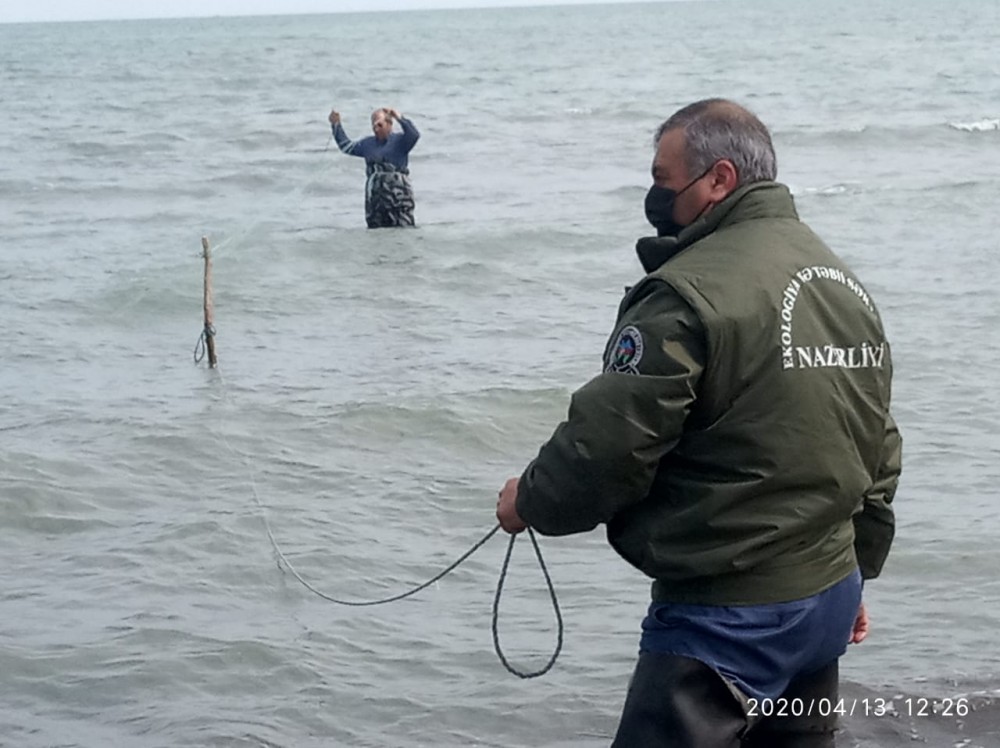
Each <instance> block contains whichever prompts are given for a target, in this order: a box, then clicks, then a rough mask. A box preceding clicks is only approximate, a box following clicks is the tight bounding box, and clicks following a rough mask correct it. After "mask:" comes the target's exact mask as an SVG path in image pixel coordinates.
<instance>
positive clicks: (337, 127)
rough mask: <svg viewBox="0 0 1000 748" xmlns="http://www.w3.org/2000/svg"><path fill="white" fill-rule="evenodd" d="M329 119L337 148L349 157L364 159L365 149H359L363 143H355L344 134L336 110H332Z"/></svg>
mask: <svg viewBox="0 0 1000 748" xmlns="http://www.w3.org/2000/svg"><path fill="white" fill-rule="evenodd" d="M327 119H329V121H330V128H331V129H332V130H333V139H334V140H335V141H337V147H338V148H340V150H342V151H343V152H344V153H346V154H347V155H348V156H360V157H362V158H364V155H365V154H364V153H363V152H362V151H363V148H360V147H359V145H360V144H361V141H357V142H355V141H353V140H351V139H350V138H349V137H347V133H345V132H344V128H343V127H342V126H341V124H340V114H339V113H338V112H337V111H335V110H331V111H330V116H329V117H328V118H327Z"/></svg>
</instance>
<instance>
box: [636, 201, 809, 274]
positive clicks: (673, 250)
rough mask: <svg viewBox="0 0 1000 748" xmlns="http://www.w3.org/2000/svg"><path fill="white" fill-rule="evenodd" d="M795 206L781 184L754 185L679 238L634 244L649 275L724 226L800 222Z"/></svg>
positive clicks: (666, 238)
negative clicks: (779, 220)
mask: <svg viewBox="0 0 1000 748" xmlns="http://www.w3.org/2000/svg"><path fill="white" fill-rule="evenodd" d="M798 217H799V215H798V213H797V212H796V211H795V203H794V201H793V200H792V194H791V192H789V191H788V188H787V187H786V186H785V185H783V184H779V183H778V182H754V183H753V184H746V185H743V186H742V187H740V188H739V189H737V190H734V191H733V193H732V194H731V195H729V196H728V197H727V198H726V199H725V200H723V201H722V202H721V203H719V204H718V205H716V206H715V207H714V208H712V210H710V211H709V212H708V213H706V214H705V215H703V216H702V217H701V218H699V219H698V220H697V221H695V222H694V223H692V224H691V225H690V226H685V227H684V229H683V230H682V231H681V233H680V234H678V235H677V236H676V237H674V236H661V237H656V236H645V237H643V238H641V239H639V241H637V242H636V244H635V252H636V254H637V255H639V262H641V263H642V267H643V270H645V271H646V273H647V274H648V273H653V272H656V270H658V269H659V268H660V266H661V265H663V263H665V262H666V261H667V260H669V259H671V258H672V257H674V256H675V255H677V254H679V253H680V252H682V251H684V250H685V249H687V248H688V247H690V246H691V245H692V244H694V243H695V242H697V241H699V240H700V239H704V238H705V237H706V236H708V235H709V234H712V233H714V232H715V231H717V230H718V229H720V228H722V227H724V226H731V225H733V224H735V223H740V222H741V221H748V220H751V219H754V218H792V219H795V220H798Z"/></svg>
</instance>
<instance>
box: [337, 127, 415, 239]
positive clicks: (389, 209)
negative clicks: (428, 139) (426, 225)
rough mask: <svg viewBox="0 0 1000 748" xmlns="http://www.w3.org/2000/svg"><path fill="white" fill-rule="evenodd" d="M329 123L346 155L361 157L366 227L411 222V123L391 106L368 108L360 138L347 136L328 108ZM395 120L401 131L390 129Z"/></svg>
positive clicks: (382, 226) (410, 223)
mask: <svg viewBox="0 0 1000 748" xmlns="http://www.w3.org/2000/svg"><path fill="white" fill-rule="evenodd" d="M329 119H330V126H331V127H332V128H333V138H334V140H336V141H337V146H338V147H339V148H340V150H342V151H343V152H344V153H346V154H347V155H348V156H360V157H361V158H363V159H364V160H365V165H366V170H367V175H368V180H367V182H366V183H365V220H366V221H367V223H368V228H370V229H379V228H388V227H392V226H413V225H414V223H413V207H414V203H413V187H412V186H411V184H410V169H409V159H408V156H409V153H410V151H411V150H413V146H415V145H416V144H417V140H419V139H420V133H419V132H418V131H417V128H416V127H414V125H413V123H412V122H410V120H408V119H407V118H406V117H404V116H403V115H401V114H400V113H399V112H397V111H396V110H395V109H376V110H375V111H374V112H372V132H373V133H375V134H374V135H372V136H369V137H367V138H362V139H361V140H351V139H350V138H349V137H347V133H345V132H344V128H343V127H341V125H340V114H339V113H338V112H336V111H331V112H330V117H329ZM393 120H396V121H397V122H398V123H399V126H400V127H401V128H402V129H403V132H402V133H394V132H393V131H392V121H393Z"/></svg>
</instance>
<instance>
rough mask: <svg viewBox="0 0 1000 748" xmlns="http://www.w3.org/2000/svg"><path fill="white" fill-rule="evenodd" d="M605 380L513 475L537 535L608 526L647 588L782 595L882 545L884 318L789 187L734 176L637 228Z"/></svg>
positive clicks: (871, 565)
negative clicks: (669, 226)
mask: <svg viewBox="0 0 1000 748" xmlns="http://www.w3.org/2000/svg"><path fill="white" fill-rule="evenodd" d="M637 251H638V253H639V256H640V259H641V260H642V262H643V265H644V267H645V269H646V271H647V273H648V275H647V276H646V277H645V278H643V279H642V280H641V281H640V282H639V283H638V284H637V285H636V286H634V287H633V288H631V289H630V290H628V292H627V293H626V296H625V298H624V299H623V301H622V303H621V307H620V309H619V312H618V321H617V324H616V326H615V330H614V333H613V334H612V336H611V338H610V339H609V341H608V345H607V348H606V350H605V356H604V364H605V366H604V372H603V373H602V374H600V375H599V376H597V377H595V378H594V379H592V380H591V381H590V382H588V383H587V384H586V385H584V386H583V387H581V388H580V389H579V390H578V391H577V392H576V393H574V395H573V398H572V401H571V403H570V407H569V414H568V416H567V419H566V421H565V422H563V423H562V424H560V425H559V427H558V428H557V429H556V431H555V433H554V434H553V435H552V437H551V439H550V440H549V441H548V442H547V443H546V444H545V445H544V446H542V448H541V450H540V452H539V454H538V457H537V458H536V459H535V460H534V461H533V462H532V463H531V464H530V465H529V466H528V468H527V469H526V470H525V472H524V474H523V476H522V477H521V483H520V488H519V492H518V497H517V511H518V514H520V516H521V518H522V519H523V520H524V521H525V522H527V523H528V525H529V526H531V527H533V528H535V529H537V530H538V531H539V532H541V533H544V534H549V535H564V534H569V533H575V532H583V531H587V530H591V529H593V528H594V527H596V526H597V525H598V524H600V523H602V522H603V523H606V524H607V535H608V540H609V542H610V543H611V545H612V546H613V547H614V548H615V550H617V551H618V553H620V554H621V555H622V557H623V558H625V560H626V561H628V562H629V563H631V564H632V565H633V566H635V567H636V568H638V569H640V570H641V571H643V572H644V573H645V574H647V575H648V576H650V577H651V578H653V580H654V582H653V599H654V600H658V601H674V602H688V603H699V604H707V605H741V604H764V603H771V602H781V601H786V600H794V599H798V598H802V597H807V596H809V595H813V594H816V593H818V592H821V591H822V590H824V589H826V588H828V587H830V586H832V585H833V584H835V583H836V582H838V581H840V580H841V579H843V578H844V577H845V576H847V575H848V574H849V573H851V572H852V571H853V570H854V569H855V568H857V567H858V566H859V565H860V567H861V570H862V574H863V576H864V577H865V578H872V577H875V576H877V575H878V574H879V572H880V570H881V567H882V564H883V562H884V560H885V557H886V554H887V553H888V551H889V545H890V543H891V542H892V536H893V531H894V519H893V512H892V508H891V502H892V498H893V495H894V493H895V490H896V484H897V481H898V477H899V473H900V453H901V441H900V437H899V432H898V430H897V428H896V425H895V423H894V421H893V419H892V417H891V416H890V414H889V397H890V382H891V377H892V365H891V360H890V354H889V347H888V344H887V343H886V340H885V333H884V332H883V329H882V323H881V320H880V318H879V315H878V312H877V311H876V309H875V306H874V304H873V302H872V300H871V297H870V296H869V295H868V294H867V292H866V291H865V289H864V288H863V287H862V285H861V284H860V283H859V282H858V281H857V279H856V278H855V277H854V276H853V275H852V274H851V272H850V270H849V269H848V268H847V267H846V266H845V265H844V263H843V262H842V261H841V260H840V259H839V258H838V257H837V256H836V255H834V254H833V252H831V251H830V250H829V249H828V248H827V247H826V245H824V244H823V242H822V241H821V240H820V239H819V238H818V237H817V236H816V235H815V234H813V232H812V231H811V230H810V229H809V228H808V227H807V226H806V225H805V224H803V223H802V222H801V221H800V220H799V218H798V214H797V213H796V211H795V207H794V204H793V202H792V197H791V195H790V194H789V192H788V190H787V188H786V187H784V186H783V185H780V184H777V183H773V182H761V183H757V184H753V185H747V186H745V187H742V188H740V189H739V190H737V191H736V192H734V193H733V194H732V195H730V196H729V197H728V198H727V199H726V200H724V201H723V202H722V203H720V204H719V205H717V206H716V207H715V208H714V209H713V210H711V211H710V212H709V213H708V214H707V215H705V216H703V217H702V218H701V219H699V221H697V222H696V223H694V224H692V225H691V226H689V227H687V228H686V229H685V230H684V231H683V232H681V234H680V236H679V237H678V238H677V239H670V238H663V239H642V240H640V241H639V244H638V246H637Z"/></svg>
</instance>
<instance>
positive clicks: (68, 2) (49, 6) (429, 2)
mask: <svg viewBox="0 0 1000 748" xmlns="http://www.w3.org/2000/svg"><path fill="white" fill-rule="evenodd" d="M625 1H627V0H0V23H10V22H20V21H83V20H105V19H114V18H168V17H169V18H185V17H192V16H249V15H270V14H295V13H341V12H349V11H364V10H421V9H425V8H484V7H499V6H507V5H574V4H582V3H586V2H625Z"/></svg>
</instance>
